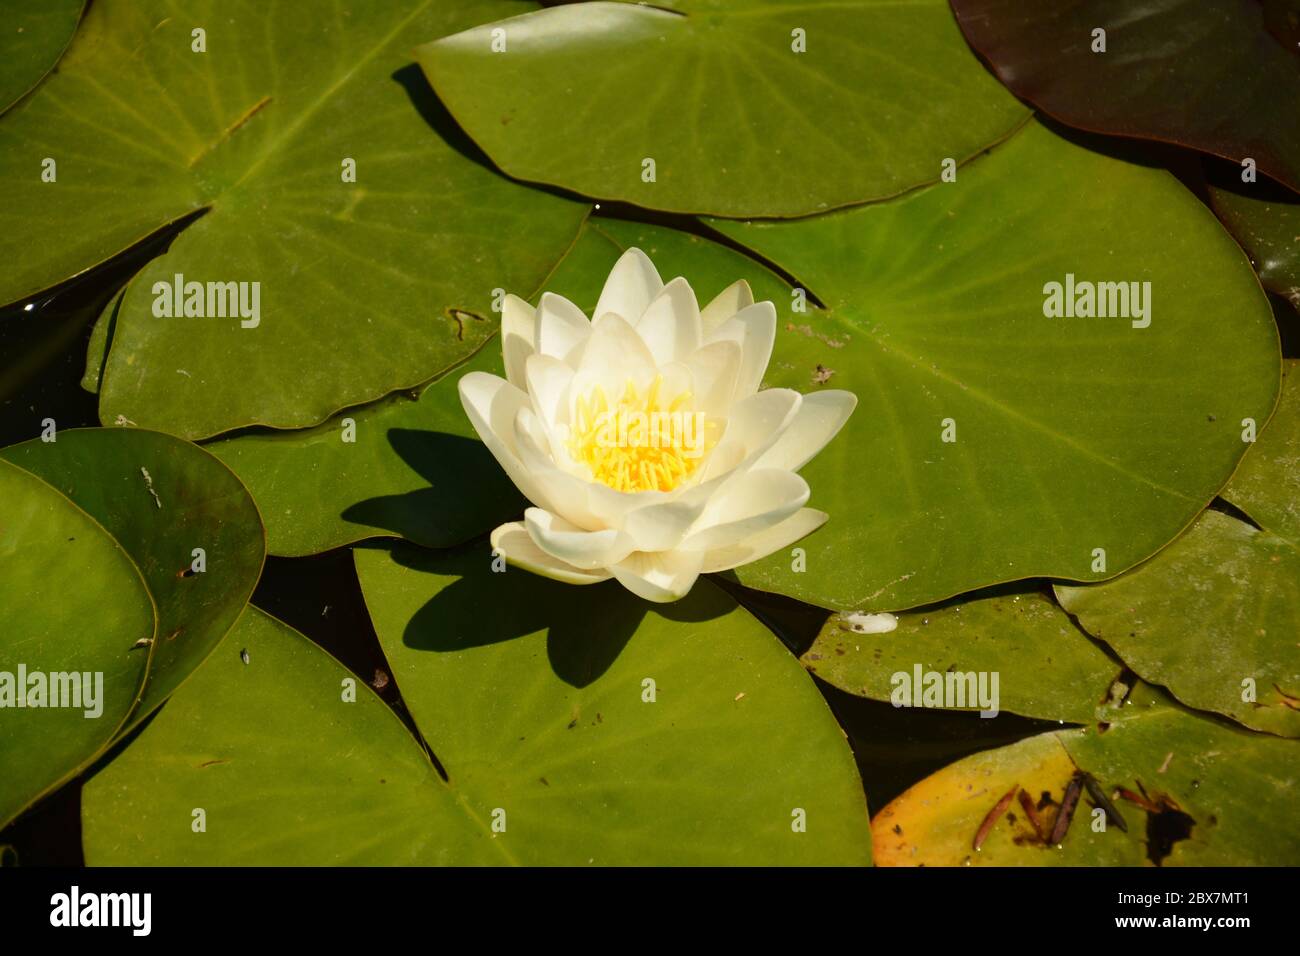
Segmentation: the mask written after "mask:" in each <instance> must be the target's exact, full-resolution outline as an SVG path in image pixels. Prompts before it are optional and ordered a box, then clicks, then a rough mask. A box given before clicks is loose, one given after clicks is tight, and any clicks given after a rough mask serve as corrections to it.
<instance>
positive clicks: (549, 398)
mask: <svg viewBox="0 0 1300 956" xmlns="http://www.w3.org/2000/svg"><path fill="white" fill-rule="evenodd" d="M573 374H574V372H573V369H572V368H570V367H569V365H568V364H566V363H565V362H561V361H560V360H559V359H557V358H552V357H551V356H549V355H533V356H531V357H530V358H529V359H528V362H527V363H526V364H525V366H524V378H525V381H526V382H527V383H528V397H529V398H531V399H532V400H533V410H534V411H535V412H537V416H538V417H539V418H540V419H541V420H542V424H543V425H544V426H545V427H546V431H547V433H548V435H550V436H551V437H552V438H554V437H555V436H554V433H555V426H556V425H558V424H567V422H568V420H569V408H568V398H569V385H570V384H571V383H572V382H573Z"/></svg>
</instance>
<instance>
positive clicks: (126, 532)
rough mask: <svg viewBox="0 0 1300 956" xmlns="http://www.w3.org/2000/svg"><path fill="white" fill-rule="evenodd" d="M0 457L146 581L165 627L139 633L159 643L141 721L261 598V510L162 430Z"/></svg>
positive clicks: (17, 449) (102, 435) (92, 437)
mask: <svg viewBox="0 0 1300 956" xmlns="http://www.w3.org/2000/svg"><path fill="white" fill-rule="evenodd" d="M0 457H3V458H5V459H7V460H8V461H10V462H12V463H13V464H15V465H17V466H19V467H20V468H23V469H25V470H27V471H29V472H31V473H32V474H34V475H36V476H37V477H39V478H41V479H43V480H44V481H46V482H48V483H49V484H50V485H52V486H53V487H55V488H56V489H58V490H59V491H60V492H62V493H63V494H64V495H66V496H67V498H68V499H69V500H71V501H72V502H74V503H75V504H76V505H77V506H78V507H80V508H81V509H82V510H84V511H85V512H86V513H87V514H88V515H90V516H91V517H92V518H93V519H94V520H95V521H97V522H98V523H99V524H100V525H101V526H102V527H103V528H104V529H106V531H107V532H108V533H110V534H111V535H112V536H113V538H114V539H115V540H116V541H117V542H118V543H119V544H120V545H121V547H122V548H124V549H125V551H126V553H127V554H128V555H129V556H130V558H131V560H132V561H134V562H135V565H136V567H137V568H138V569H139V571H140V574H141V575H142V576H143V578H144V582H145V584H146V585H147V587H148V591H149V595H150V596H151V598H152V601H153V604H154V607H155V608H156V611H157V628H156V631H155V632H154V633H152V634H150V635H139V636H140V637H148V638H149V639H150V640H149V643H148V646H147V647H146V648H145V649H144V650H142V651H139V652H137V653H138V655H139V657H141V658H142V659H145V660H147V662H148V678H147V680H146V681H145V682H144V684H143V687H141V688H140V691H139V693H138V694H137V695H136V697H137V699H138V701H139V703H138V706H137V708H136V710H135V712H134V713H133V714H132V715H131V724H132V725H134V724H136V723H138V722H139V721H140V720H142V719H144V717H146V716H148V714H149V713H151V712H152V711H153V710H154V708H156V707H157V706H158V705H159V704H161V703H162V702H163V701H164V700H165V699H166V698H167V696H168V695H169V694H171V692H172V691H174V690H175V689H176V688H177V687H178V686H179V685H180V684H181V682H182V681H184V680H185V679H186V678H187V677H188V676H189V675H190V674H191V673H192V672H193V671H194V669H195V668H197V667H198V666H199V665H200V664H201V663H203V661H204V659H205V658H206V657H207V656H208V654H209V653H211V652H212V649H213V648H214V647H216V646H217V643H218V642H219V641H220V640H221V638H222V637H223V636H224V635H225V633H226V632H227V631H228V630H230V628H231V626H232V625H233V624H234V623H235V620H236V619H237V618H238V617H239V614H240V611H241V610H242V609H243V607H244V604H245V603H246V602H247V601H248V598H249V596H250V595H251V594H252V593H253V588H254V587H255V586H256V584H257V579H258V576H259V575H260V574H261V570H262V560H263V558H264V556H265V547H266V545H265V536H264V533H263V531H262V523H261V520H260V519H259V517H258V514H257V508H256V506H255V505H254V504H253V501H252V499H251V498H250V497H249V496H248V492H247V491H245V490H244V487H243V485H241V484H240V482H239V479H237V478H236V477H235V476H234V475H233V474H231V472H230V471H229V469H227V468H225V467H224V466H223V465H222V464H221V463H220V462H218V461H217V460H216V459H214V458H213V457H212V456H211V455H209V454H208V453H207V452H205V451H203V450H202V449H200V448H197V447H195V446H194V445H191V444H190V443H188V442H185V441H181V440H180V439H178V438H173V437H172V436H170V435H163V434H160V433H158V432H149V431H143V430H137V429H116V428H88V429H70V430H66V431H62V432H59V433H58V436H57V440H56V441H53V442H48V443H47V442H44V441H41V440H40V439H34V440H32V441H29V442H25V443H23V444H21V445H13V446H11V447H9V448H4V449H0ZM198 551H201V552H202V553H201V554H199V553H198ZM70 587H74V588H75V585H70ZM93 619H94V618H93V616H92V617H88V618H86V619H84V620H83V621H82V622H81V623H80V624H79V625H78V626H76V627H75V628H74V632H75V633H77V634H79V635H82V634H84V633H85V632H86V631H87V630H88V629H87V627H86V626H85V620H93Z"/></svg>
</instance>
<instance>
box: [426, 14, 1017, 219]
mask: <svg viewBox="0 0 1300 956" xmlns="http://www.w3.org/2000/svg"><path fill="white" fill-rule="evenodd" d="M801 46H802V49H800V47H801ZM416 56H417V57H418V58H419V60H420V65H421V66H422V67H423V68H424V71H425V73H426V74H427V75H428V76H429V78H430V81H431V82H432V83H433V85H434V88H435V89H436V90H437V91H438V95H439V96H440V97H441V98H442V101H443V102H444V103H446V104H447V108H448V109H449V110H450V111H451V113H452V115H453V116H455V118H456V120H457V121H458V122H459V123H460V124H461V126H463V127H464V128H465V130H466V131H467V132H468V133H469V134H470V136H472V137H473V139H474V141H475V142H476V143H478V145H479V146H481V147H482V148H483V149H484V151H485V152H487V154H488V155H489V156H491V157H492V159H493V161H494V162H496V163H497V165H499V166H500V167H501V168H502V169H503V170H505V171H506V172H507V173H509V174H510V175H511V176H515V177H518V178H520V179H525V180H530V181H533V182H542V183H549V184H552V185H555V186H561V187H564V188H566V189H570V190H573V191H575V192H578V193H581V194H583V195H587V196H595V197H598V198H602V199H617V200H624V201H626V202H630V203H635V204H636V205H639V206H644V207H648V208H652V209H664V210H671V211H675V212H695V213H699V212H707V213H713V214H715V215H720V216H801V215H807V214H809V213H814V212H821V211H823V210H826V209H829V208H832V207H836V206H844V205H848V204H851V203H859V202H865V201H868V200H874V199H881V198H884V197H887V196H893V195H896V194H898V193H901V192H904V191H906V190H908V189H911V188H913V187H915V186H919V185H921V184H923V183H929V182H934V181H936V180H937V179H938V178H939V176H940V173H941V171H942V163H943V161H944V160H945V159H951V160H953V161H955V162H961V161H963V160H965V159H968V158H969V157H971V156H974V155H976V154H977V153H979V152H980V150H982V149H984V148H986V147H987V146H989V145H990V144H991V143H994V142H997V141H998V140H1000V139H1002V138H1004V137H1005V136H1007V135H1008V134H1009V133H1010V132H1011V131H1012V130H1014V129H1015V128H1016V127H1017V126H1018V125H1019V124H1020V123H1022V122H1023V121H1024V120H1025V117H1026V115H1027V113H1026V110H1025V108H1024V107H1023V106H1022V105H1021V104H1020V103H1018V102H1017V101H1016V100H1015V99H1014V98H1013V97H1012V96H1010V95H1009V94H1008V93H1007V92H1006V91H1005V90H1003V89H1002V88H1001V87H1000V86H999V85H998V84H997V81H996V80H994V79H993V78H992V77H991V76H989V74H988V73H987V71H985V69H984V68H983V66H982V65H981V64H980V63H979V61H978V60H977V59H976V58H975V56H974V55H973V54H972V53H971V52H970V50H969V49H968V48H967V46H966V44H965V43H964V42H963V40H962V37H961V34H960V32H959V31H958V29H957V27H956V25H955V24H954V22H953V17H952V13H951V11H950V10H949V9H948V4H947V3H946V2H944V0H913V2H910V3H894V2H888V0H846V2H841V3H834V4H828V3H822V4H775V3H760V4H755V3H745V2H741V0H665V2H663V3H659V4H657V5H653V6H646V5H643V4H630V3H629V4H622V3H583V4H576V5H572V6H559V7H554V8H550V9H546V10H540V11H537V12H535V13H530V14H525V15H524V16H520V17H516V18H513V19H510V20H505V21H503V22H500V23H492V24H486V25H483V26H479V27H476V28H474V29H471V30H467V31H465V32H463V33H459V34H456V35H455V36H450V37H445V38H444V39H441V40H437V41H436V42H433V43H429V44H426V45H425V46H422V47H420V48H419V49H418V50H417V51H416ZM647 160H652V161H653V164H654V165H653V170H651V168H650V166H648V165H647ZM651 173H653V176H652V177H651ZM651 178H652V181H647V180H648V179H651Z"/></svg>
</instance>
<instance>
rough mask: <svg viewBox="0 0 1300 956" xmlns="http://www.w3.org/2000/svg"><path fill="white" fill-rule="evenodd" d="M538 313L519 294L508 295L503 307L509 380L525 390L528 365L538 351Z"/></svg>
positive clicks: (503, 341) (503, 352) (504, 356)
mask: <svg viewBox="0 0 1300 956" xmlns="http://www.w3.org/2000/svg"><path fill="white" fill-rule="evenodd" d="M536 325H537V313H536V311H535V310H534V309H533V307H532V306H531V305H529V304H528V303H527V302H525V301H524V300H523V299H521V298H519V296H517V295H508V296H506V298H505V302H503V303H502V306H501V358H502V360H503V361H504V362H505V366H506V381H508V382H509V383H510V384H511V385H513V386H514V387H515V388H523V387H524V363H525V362H526V361H528V356H530V355H532V354H533V352H534V351H535V348H536V339H535V336H536Z"/></svg>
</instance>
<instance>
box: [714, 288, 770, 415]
mask: <svg viewBox="0 0 1300 956" xmlns="http://www.w3.org/2000/svg"><path fill="white" fill-rule="evenodd" d="M709 341H710V342H720V341H731V342H736V343H737V344H738V345H739V346H740V351H741V358H740V374H739V376H738V378H737V381H736V399H737V400H739V399H742V398H745V397H747V396H749V395H753V394H754V393H755V392H756V391H758V387H759V386H760V385H762V384H763V375H764V374H765V373H766V372H767V363H768V362H769V361H771V358H772V345H773V344H774V343H775V342H776V306H774V305H773V304H772V303H771V302H757V303H755V304H754V305H751V306H749V307H747V308H745V309H742V310H741V311H740V312H739V313H737V314H736V315H735V316H734V317H732V318H730V319H727V321H725V322H723V323H722V324H721V325H719V326H718V327H717V328H716V329H714V330H713V332H712V333H711V334H710V335H709Z"/></svg>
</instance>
